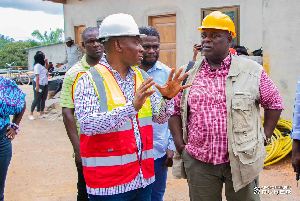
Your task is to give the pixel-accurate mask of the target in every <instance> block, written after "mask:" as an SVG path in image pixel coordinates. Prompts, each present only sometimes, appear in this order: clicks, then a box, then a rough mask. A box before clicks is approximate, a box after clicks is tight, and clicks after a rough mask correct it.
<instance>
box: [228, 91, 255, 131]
mask: <svg viewBox="0 0 300 201" xmlns="http://www.w3.org/2000/svg"><path fill="white" fill-rule="evenodd" d="M254 103H255V100H254V99H252V98H251V95H250V93H247V92H240V93H238V94H235V95H234V97H233V99H232V123H233V132H240V133H243V132H249V131H251V130H253V126H254V123H253V122H254V119H253V116H252V112H253V105H254Z"/></svg>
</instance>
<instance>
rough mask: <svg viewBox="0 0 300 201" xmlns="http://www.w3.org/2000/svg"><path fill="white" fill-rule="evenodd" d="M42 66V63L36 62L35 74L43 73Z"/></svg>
mask: <svg viewBox="0 0 300 201" xmlns="http://www.w3.org/2000/svg"><path fill="white" fill-rule="evenodd" d="M41 67H42V65H41V64H35V66H34V74H35V75H39V74H41V70H42V68H41Z"/></svg>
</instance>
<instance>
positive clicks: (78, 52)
mask: <svg viewBox="0 0 300 201" xmlns="http://www.w3.org/2000/svg"><path fill="white" fill-rule="evenodd" d="M77 54H78V59H79V60H80V59H81V58H82V49H81V47H80V46H79V45H77Z"/></svg>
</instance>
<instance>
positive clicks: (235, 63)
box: [228, 53, 242, 77]
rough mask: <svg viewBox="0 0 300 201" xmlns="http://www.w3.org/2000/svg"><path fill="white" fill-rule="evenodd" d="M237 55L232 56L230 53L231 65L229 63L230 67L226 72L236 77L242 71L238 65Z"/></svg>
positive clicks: (229, 75)
mask: <svg viewBox="0 0 300 201" xmlns="http://www.w3.org/2000/svg"><path fill="white" fill-rule="evenodd" d="M230 54H231V53H230ZM237 57H238V56H234V55H232V54H231V65H230V69H229V72H228V77H236V76H238V75H239V74H240V73H241V72H242V69H241V67H240V63H239V61H238V58H237Z"/></svg>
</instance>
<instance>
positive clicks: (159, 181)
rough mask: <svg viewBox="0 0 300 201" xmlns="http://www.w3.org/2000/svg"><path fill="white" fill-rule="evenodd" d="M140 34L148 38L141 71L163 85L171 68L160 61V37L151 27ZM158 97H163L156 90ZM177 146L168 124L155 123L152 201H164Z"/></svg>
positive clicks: (145, 42)
mask: <svg viewBox="0 0 300 201" xmlns="http://www.w3.org/2000/svg"><path fill="white" fill-rule="evenodd" d="M139 31H140V34H145V35H146V36H147V37H145V38H141V45H142V47H143V48H144V52H143V60H142V63H141V65H140V66H139V67H140V69H143V70H144V71H146V72H147V73H148V75H149V76H150V77H153V80H154V81H155V83H157V84H159V85H163V84H164V83H166V82H167V80H168V77H169V74H170V72H171V68H169V67H168V66H166V65H165V64H163V63H161V62H160V61H158V58H159V52H160V36H159V33H158V31H157V30H156V29H155V28H154V27H151V26H144V27H140V28H139ZM155 90H156V93H157V95H159V96H161V94H160V93H159V91H158V90H157V89H156V88H155ZM174 150H175V145H174V142H173V138H172V135H170V131H169V128H168V123H164V124H157V123H153V155H154V171H155V182H154V183H153V188H152V194H151V200H152V201H162V200H163V197H164V193H165V189H166V183H167V173H168V167H172V165H173V155H174Z"/></svg>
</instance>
